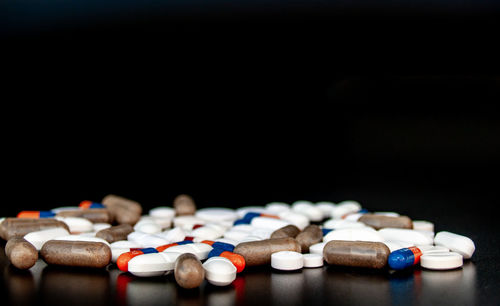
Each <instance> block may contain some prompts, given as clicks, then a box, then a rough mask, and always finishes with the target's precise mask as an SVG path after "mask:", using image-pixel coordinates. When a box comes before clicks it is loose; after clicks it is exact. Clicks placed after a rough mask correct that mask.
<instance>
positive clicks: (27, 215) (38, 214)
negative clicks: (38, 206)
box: [17, 210, 56, 219]
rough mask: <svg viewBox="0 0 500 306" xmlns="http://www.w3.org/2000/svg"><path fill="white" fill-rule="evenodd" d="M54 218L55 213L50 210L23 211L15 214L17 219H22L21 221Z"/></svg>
mask: <svg viewBox="0 0 500 306" xmlns="http://www.w3.org/2000/svg"><path fill="white" fill-rule="evenodd" d="M55 216H56V213H54V212H52V211H50V210H45V211H31V210H24V211H21V212H20V213H18V214H17V217H18V218H23V219H41V218H54V217H55Z"/></svg>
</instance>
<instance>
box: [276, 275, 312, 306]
mask: <svg viewBox="0 0 500 306" xmlns="http://www.w3.org/2000/svg"><path fill="white" fill-rule="evenodd" d="M303 290H304V274H303V273H302V271H301V270H299V271H294V272H280V271H272V274H271V297H272V303H273V304H276V305H280V304H281V305H302V304H303V303H302V299H303Z"/></svg>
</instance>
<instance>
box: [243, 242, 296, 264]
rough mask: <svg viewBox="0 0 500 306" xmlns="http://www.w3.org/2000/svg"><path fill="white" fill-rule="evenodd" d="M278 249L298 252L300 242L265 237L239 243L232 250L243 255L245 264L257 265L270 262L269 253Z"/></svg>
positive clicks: (278, 250)
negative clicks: (264, 238) (259, 239)
mask: <svg viewBox="0 0 500 306" xmlns="http://www.w3.org/2000/svg"><path fill="white" fill-rule="evenodd" d="M280 251H294V252H300V251H301V249H300V244H299V243H298V242H297V240H295V239H293V238H277V239H266V240H261V241H252V242H244V243H240V244H238V245H237V246H236V247H235V248H234V251H233V252H234V253H236V254H240V255H241V256H243V258H245V263H246V265H247V266H259V265H268V264H270V263H271V254H273V253H276V252H280Z"/></svg>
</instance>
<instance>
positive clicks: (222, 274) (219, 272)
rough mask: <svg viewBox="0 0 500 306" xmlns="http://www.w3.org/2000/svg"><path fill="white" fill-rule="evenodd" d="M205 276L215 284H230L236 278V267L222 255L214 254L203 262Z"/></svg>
mask: <svg viewBox="0 0 500 306" xmlns="http://www.w3.org/2000/svg"><path fill="white" fill-rule="evenodd" d="M203 268H204V269H205V278H206V279H207V281H208V282H209V283H211V284H212V285H215V286H227V285H230V284H231V283H232V282H233V281H234V280H235V279H236V270H237V269H236V267H235V266H234V265H233V263H232V262H231V261H230V260H229V259H227V258H224V257H219V256H214V257H211V258H209V259H208V260H207V261H205V263H204V264H203Z"/></svg>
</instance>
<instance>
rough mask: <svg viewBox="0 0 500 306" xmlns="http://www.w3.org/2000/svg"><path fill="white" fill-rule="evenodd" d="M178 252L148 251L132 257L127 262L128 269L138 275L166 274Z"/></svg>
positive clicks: (171, 268)
mask: <svg viewBox="0 0 500 306" xmlns="http://www.w3.org/2000/svg"><path fill="white" fill-rule="evenodd" d="M180 255H181V254H180V253H174V252H169V253H164V252H160V253H150V254H143V255H139V256H136V257H134V258H132V259H131V260H130V261H129V262H128V271H129V272H130V273H132V274H133V275H135V276H139V277H154V276H160V275H164V274H166V273H167V272H168V271H172V270H173V269H174V267H175V261H176V260H177V257H179V256H180Z"/></svg>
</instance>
